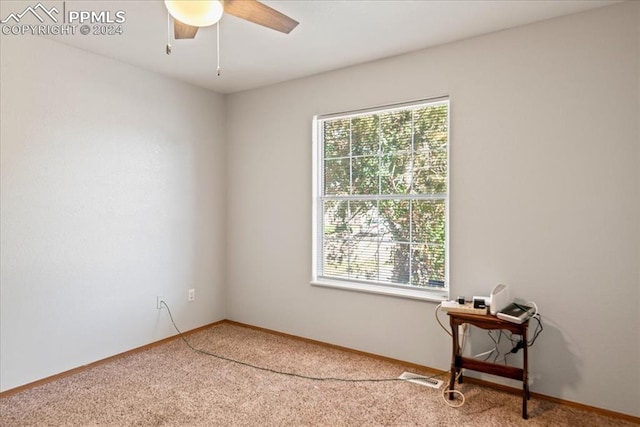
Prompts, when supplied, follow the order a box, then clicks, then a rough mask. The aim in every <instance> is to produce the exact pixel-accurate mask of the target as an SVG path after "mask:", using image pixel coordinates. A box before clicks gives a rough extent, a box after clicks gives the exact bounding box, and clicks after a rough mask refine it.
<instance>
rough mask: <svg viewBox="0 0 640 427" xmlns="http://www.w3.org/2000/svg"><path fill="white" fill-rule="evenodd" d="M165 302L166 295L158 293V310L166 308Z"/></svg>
mask: <svg viewBox="0 0 640 427" xmlns="http://www.w3.org/2000/svg"><path fill="white" fill-rule="evenodd" d="M163 303H164V297H163V296H162V295H158V296H157V300H156V308H157V309H158V310H162V309H163V308H164V304H163Z"/></svg>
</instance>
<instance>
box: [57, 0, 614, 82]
mask: <svg viewBox="0 0 640 427" xmlns="http://www.w3.org/2000/svg"><path fill="white" fill-rule="evenodd" d="M615 2H616V1H611V0H586V1H583V0H568V1H564V0H556V1H549V0H542V1H537V0H536V1H533V0H529V1H524V0H515V1H508V0H506V1H489V0H485V1H478V0H470V1H463V0H458V1H428V0H423V1H409V0H395V1H383V0H374V1H365V0H348V1H347V0H287V1H269V0H266V1H264V3H266V4H268V5H269V6H271V7H273V8H275V9H277V10H279V11H281V12H283V13H285V14H286V15H289V16H291V17H292V18H294V19H296V20H297V21H299V22H300V25H299V26H298V27H297V28H296V29H294V30H293V31H292V32H291V33H290V34H288V35H286V34H281V33H279V32H276V31H273V30H270V29H267V28H264V27H261V26H258V25H256V24H252V23H249V22H247V21H244V20H241V19H238V18H236V17H234V16H230V15H225V16H224V17H223V18H222V20H221V26H220V33H221V34H220V45H221V49H220V50H221V66H222V74H221V76H220V77H218V76H217V75H216V29H215V26H214V27H208V28H202V29H200V31H199V32H198V34H197V36H196V38H195V39H194V40H177V41H173V40H172V41H171V44H172V46H173V53H172V55H170V56H167V55H166V54H165V44H166V42H167V14H166V9H165V7H164V4H163V2H162V1H160V0H144V1H96V0H94V1H67V2H66V7H67V10H71V9H75V10H110V11H117V10H124V11H125V12H126V22H125V23H124V24H123V26H122V28H123V34H122V35H121V36H115V35H114V36H97V35H87V36H83V35H80V34H76V35H73V36H54V37H52V38H54V39H55V40H58V41H60V42H63V43H66V44H69V45H72V46H76V47H78V48H81V49H84V50H88V51H91V52H95V53H98V54H100V55H104V56H107V57H111V58H114V59H117V60H120V61H123V62H126V63H129V64H133V65H136V66H138V67H141V68H145V69H148V70H152V71H155V72H158V73H161V74H164V75H166V76H170V77H173V78H176V79H179V80H183V81H186V82H190V83H193V84H195V85H198V86H201V87H204V88H209V89H212V90H214V91H217V92H220V93H232V92H237V91H241V90H246V89H251V88H255V87H259V86H264V85H268V84H273V83H277V82H281V81H285V80H291V79H295V78H299V77H303V76H307V75H311V74H317V73H321V72H324V71H329V70H334V69H338V68H342V67H346V66H349V65H354V64H358V63H363V62H367V61H372V60H376V59H379V58H384V57H389V56H394V55H398V54H401V53H405V52H410V51H414V50H418V49H422V48H425V47H430V46H435V45H439V44H443V43H447V42H451V41H454V40H460V39H464V38H468V37H473V36H476V35H480V34H485V33H489V32H494V31H499V30H503V29H506V28H511V27H515V26H519V25H523V24H527V23H531V22H535V21H541V20H545V19H549V18H553V17H556V16H561V15H567V14H572V13H577V12H580V11H584V10H588V9H592V8H596V7H601V6H605V5H609V4H612V3H615Z"/></svg>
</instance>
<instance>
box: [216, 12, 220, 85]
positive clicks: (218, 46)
mask: <svg viewBox="0 0 640 427" xmlns="http://www.w3.org/2000/svg"><path fill="white" fill-rule="evenodd" d="M216 53H217V54H218V77H220V21H218V23H217V24H216Z"/></svg>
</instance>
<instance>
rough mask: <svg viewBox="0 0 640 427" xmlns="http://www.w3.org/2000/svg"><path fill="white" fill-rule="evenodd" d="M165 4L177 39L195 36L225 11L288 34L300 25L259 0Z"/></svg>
mask: <svg viewBox="0 0 640 427" xmlns="http://www.w3.org/2000/svg"><path fill="white" fill-rule="evenodd" d="M164 4H165V6H166V7H167V10H168V11H169V14H170V15H171V16H172V17H173V32H174V37H175V38H176V39H192V38H194V37H195V36H196V33H197V32H198V29H199V28H200V27H208V26H210V25H213V24H215V23H217V22H218V21H219V20H220V18H221V17H222V14H223V13H228V14H229V15H233V16H236V17H238V18H241V19H245V20H247V21H249V22H253V23H254V24H258V25H262V26H264V27H267V28H271V29H273V30H276V31H280V32H282V33H285V34H289V33H290V32H291V31H292V30H293V29H294V28H295V27H296V26H297V25H298V21H296V20H294V19H292V18H290V17H288V16H287V15H285V14H283V13H281V12H278V11H277V10H275V9H273V8H271V7H269V6H267V5H265V4H264V3H260V2H259V1H257V0H193V1H191V0H165V2H164Z"/></svg>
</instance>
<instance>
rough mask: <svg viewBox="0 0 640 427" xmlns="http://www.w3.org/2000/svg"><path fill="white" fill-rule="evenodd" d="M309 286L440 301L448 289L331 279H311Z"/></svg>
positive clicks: (444, 297)
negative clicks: (392, 285) (415, 287)
mask: <svg viewBox="0 0 640 427" xmlns="http://www.w3.org/2000/svg"><path fill="white" fill-rule="evenodd" d="M310 284H311V286H319V287H323V288H334V289H342V290H347V291H354V292H365V293H370V294H378V295H387V296H391V297H398V298H408V299H416V300H421V301H433V302H442V301H446V300H448V299H449V292H448V290H431V289H430V290H420V289H405V288H394V287H391V286H379V285H371V284H367V283H354V282H339V281H331V280H326V279H322V280H312V281H311V282H310Z"/></svg>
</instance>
